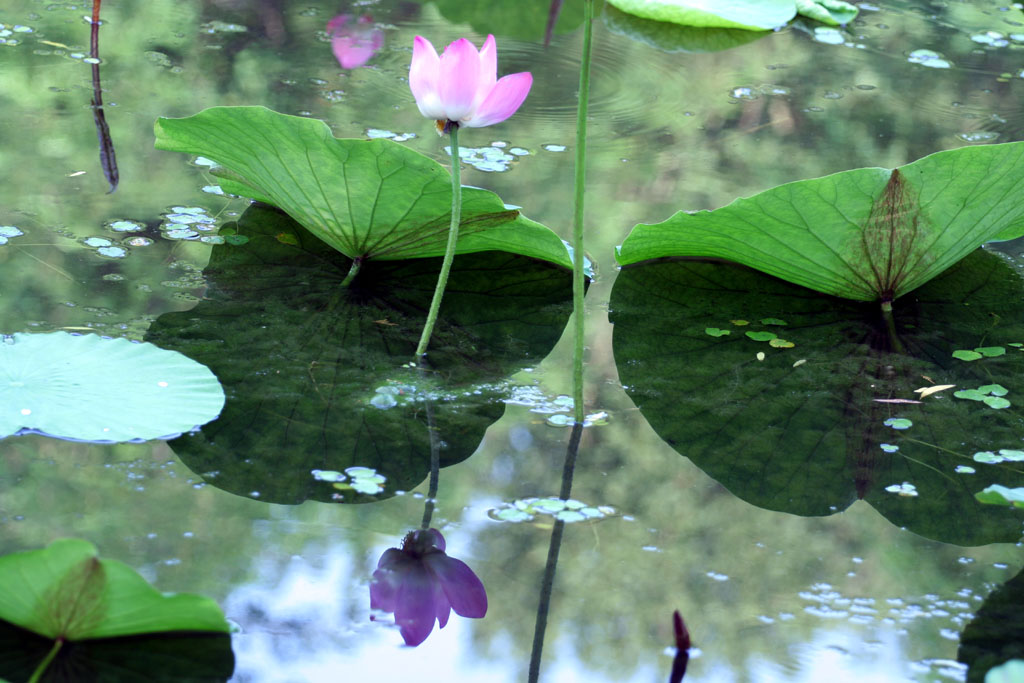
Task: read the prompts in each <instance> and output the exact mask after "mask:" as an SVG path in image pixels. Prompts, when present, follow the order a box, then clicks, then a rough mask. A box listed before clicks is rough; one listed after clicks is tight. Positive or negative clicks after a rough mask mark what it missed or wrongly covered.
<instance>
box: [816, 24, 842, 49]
mask: <svg viewBox="0 0 1024 683" xmlns="http://www.w3.org/2000/svg"><path fill="white" fill-rule="evenodd" d="M814 40H816V41H817V42H819V43H825V44H826V45H842V44H843V43H845V42H846V37H845V36H843V33H842V31H840V30H839V29H835V28H832V27H830V26H815V27H814Z"/></svg>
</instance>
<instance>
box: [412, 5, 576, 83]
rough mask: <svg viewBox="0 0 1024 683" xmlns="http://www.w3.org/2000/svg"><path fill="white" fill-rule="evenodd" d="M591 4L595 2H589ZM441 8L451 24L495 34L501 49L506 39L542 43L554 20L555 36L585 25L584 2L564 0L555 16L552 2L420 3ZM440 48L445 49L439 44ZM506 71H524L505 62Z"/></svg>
mask: <svg viewBox="0 0 1024 683" xmlns="http://www.w3.org/2000/svg"><path fill="white" fill-rule="evenodd" d="M587 1H591V0H587ZM418 2H420V3H423V4H426V3H427V2H429V3H430V4H432V5H434V6H435V7H437V9H438V11H439V12H440V13H441V16H443V17H444V18H445V19H447V20H448V22H449V23H451V24H468V25H469V26H471V27H472V28H473V30H474V31H475V32H476V33H478V34H480V35H482V36H485V35H487V34H488V33H493V34H494V35H496V36H497V37H498V43H499V48H500V46H501V42H502V38H503V37H506V36H507V37H509V38H516V39H519V40H528V41H540V40H541V39H542V38H543V37H544V36H545V33H546V30H547V27H548V25H549V24H550V23H551V22H552V21H554V26H552V27H551V28H552V31H551V32H552V33H554V34H564V33H571V32H573V31H575V30H576V29H577V28H579V26H580V24H581V23H583V2H584V0H564V2H560V3H559V5H560V6H559V7H558V8H557V9H556V10H555V14H554V15H552V5H553V4H554V3H552V2H551V0H487V2H466V0H418ZM437 47H438V49H441V48H442V47H443V46H442V45H438V46H437ZM502 69H504V70H506V71H508V72H513V71H522V70H523V69H521V68H518V67H516V66H515V65H511V66H510V65H508V64H505V63H504V62H502Z"/></svg>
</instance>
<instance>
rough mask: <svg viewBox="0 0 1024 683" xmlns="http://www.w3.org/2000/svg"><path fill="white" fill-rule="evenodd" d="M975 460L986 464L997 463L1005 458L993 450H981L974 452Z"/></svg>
mask: <svg viewBox="0 0 1024 683" xmlns="http://www.w3.org/2000/svg"><path fill="white" fill-rule="evenodd" d="M973 457H974V462H983V463H985V464H986V465H997V464H999V463H1001V462H1002V461H1003V458H1001V457H1000V456H998V455H996V454H995V453H993V452H992V451H979V452H978V453H975V454H974V456H973Z"/></svg>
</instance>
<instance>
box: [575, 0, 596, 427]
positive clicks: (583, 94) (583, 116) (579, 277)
mask: <svg viewBox="0 0 1024 683" xmlns="http://www.w3.org/2000/svg"><path fill="white" fill-rule="evenodd" d="M593 19H594V2H593V0H585V2H584V3H583V57H582V62H581V64H580V91H579V101H578V102H577V104H576V167H575V172H574V177H573V188H574V190H575V192H576V197H575V201H574V202H573V217H572V274H573V278H572V311H573V333H574V334H573V337H574V339H575V345H574V347H573V354H572V370H573V374H572V389H573V391H572V398H573V417H574V418H575V420H576V422H578V423H580V424H582V423H583V417H584V412H585V411H584V406H583V333H584V325H583V323H584V317H585V316H584V312H583V294H584V285H585V276H584V274H583V262H584V253H585V252H584V250H583V205H584V186H585V177H586V170H587V105H588V104H589V102H590V52H591V33H592V25H593Z"/></svg>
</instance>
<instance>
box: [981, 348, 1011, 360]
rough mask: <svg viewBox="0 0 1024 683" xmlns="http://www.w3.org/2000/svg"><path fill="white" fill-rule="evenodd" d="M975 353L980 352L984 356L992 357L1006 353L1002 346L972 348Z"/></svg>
mask: <svg viewBox="0 0 1024 683" xmlns="http://www.w3.org/2000/svg"><path fill="white" fill-rule="evenodd" d="M974 352H975V353H980V354H981V355H983V356H985V357H986V358H994V357H996V356H1002V355H1003V354H1005V353H1006V349H1005V348H1003V347H1002V346H982V347H979V348H977V349H974Z"/></svg>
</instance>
